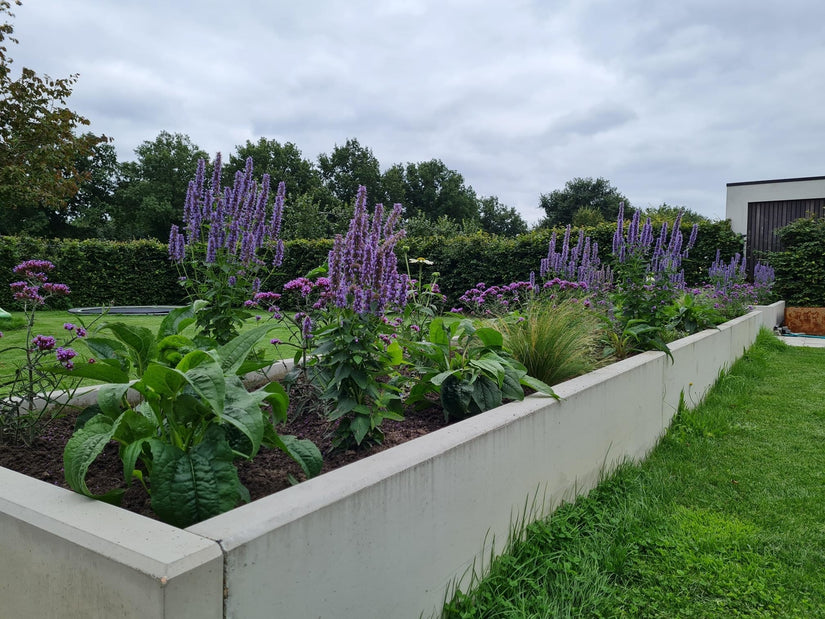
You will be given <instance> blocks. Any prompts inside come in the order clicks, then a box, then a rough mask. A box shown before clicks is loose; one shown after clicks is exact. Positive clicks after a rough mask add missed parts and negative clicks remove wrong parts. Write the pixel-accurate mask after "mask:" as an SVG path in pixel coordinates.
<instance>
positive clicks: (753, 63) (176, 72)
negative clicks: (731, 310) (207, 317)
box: [9, 0, 825, 222]
mask: <svg viewBox="0 0 825 619" xmlns="http://www.w3.org/2000/svg"><path fill="white" fill-rule="evenodd" d="M15 13H16V18H15V20H14V22H13V23H14V27H15V35H16V36H17V38H18V39H19V40H20V44H19V45H17V46H12V47H11V49H10V50H9V51H10V53H11V56H12V58H14V59H15V68H16V70H17V71H19V70H20V68H21V67H22V66H27V67H30V68H32V69H34V70H35V71H37V72H38V73H46V74H49V75H51V76H53V77H65V76H67V75H69V74H71V73H78V74H79V80H78V82H77V84H76V86H75V89H74V94H73V95H72V97H71V99H70V100H69V105H70V107H71V108H72V109H73V110H75V111H76V112H78V113H80V114H82V115H84V116H86V117H87V118H88V119H89V120H91V122H92V124H91V130H92V131H95V132H97V133H105V134H106V135H108V136H110V137H113V138H114V145H115V147H116V148H117V150H118V156H119V158H120V159H121V160H127V159H133V158H134V152H133V151H134V148H135V147H136V146H138V145H139V144H140V143H141V142H143V141H146V140H153V139H154V138H155V137H156V136H157V134H158V133H159V132H160V131H162V130H167V131H170V132H173V133H176V132H177V133H184V134H187V135H188V136H189V137H190V138H191V140H192V141H193V142H194V143H195V144H197V145H198V146H200V147H201V148H203V149H204V150H206V151H207V152H209V153H210V155H213V156H214V154H215V153H216V152H218V151H220V152H222V153H224V154H226V155H228V154H230V153H232V152H233V151H234V149H235V147H236V145H238V144H243V143H245V142H246V140H253V141H257V139H258V138H260V137H266V138H269V139H275V140H278V141H280V142H282V143H283V142H293V143H295V144H296V146H297V147H298V148H299V149H300V150H301V152H302V153H303V155H304V157H305V158H307V159H310V160H312V161H316V160H317V156H318V155H319V154H320V153H329V152H330V151H331V150H332V149H333V147H334V146H335V144H343V143H344V142H345V141H346V140H347V139H348V138H351V137H354V138H357V139H358V140H359V142H360V143H361V144H362V145H363V146H367V147H369V148H371V149H372V150H373V152H374V153H375V155H376V157H377V158H378V160H379V161H380V162H381V164H382V168H383V169H386V168H388V167H389V166H390V165H392V164H394V163H399V162H400V163H406V162H419V161H426V160H429V159H433V158H435V159H441V160H442V161H444V163H445V164H446V165H447V166H448V167H449V168H451V169H454V170H457V171H458V172H460V173H461V174H462V175H463V176H464V179H465V181H466V183H467V184H468V185H471V186H472V187H473V188H474V189H475V190H476V192H477V193H478V194H479V195H483V196H488V195H496V196H498V197H499V198H500V199H501V200H502V202H504V203H505V204H507V205H508V206H514V207H516V208H517V209H518V210H519V211H520V212H521V214H522V215H523V216H524V217H525V219H527V220H528V221H530V222H535V221H536V220H538V219H539V218H540V216H541V215H542V214H543V212H541V211H540V210H539V208H538V201H539V195H540V194H541V193H549V192H550V191H552V190H554V189H559V188H562V187H563V186H564V183H565V182H566V181H568V180H570V179H572V178H574V177H578V176H581V177H588V176H590V177H594V178H595V177H604V178H607V179H609V180H610V181H611V183H612V184H613V185H614V186H616V187H617V188H618V189H619V190H620V191H621V192H622V193H623V194H625V195H626V196H627V197H628V198H629V200H630V202H631V203H632V204H633V205H634V206H640V207H647V206H656V205H658V204H661V203H662V202H667V203H668V204H670V205H682V206H687V207H689V208H692V209H694V210H696V211H698V212H700V213H702V214H705V215H708V216H711V217H715V218H721V217H724V208H725V183H728V182H736V181H748V180H760V179H774V178H791V177H804V176H819V175H823V174H825V166H823V159H824V158H823V152H825V140H823V133H824V132H823V127H825V123H823V120H825V31H823V24H825V2H823V0H783V1H781V2H779V1H774V0H759V1H753V0H681V1H680V2H665V1H658V2H654V1H653V0H627V1H624V0H552V1H542V0H534V1H529V0H373V1H366V0H348V1H346V2H344V1H338V2H336V1H333V0H292V1H286V0H281V1H267V0H233V1H232V2H228V1H222V2H213V1H211V0H197V1H194V0H191V1H190V0H71V1H68V0H24V4H23V6H20V7H16V9H15Z"/></svg>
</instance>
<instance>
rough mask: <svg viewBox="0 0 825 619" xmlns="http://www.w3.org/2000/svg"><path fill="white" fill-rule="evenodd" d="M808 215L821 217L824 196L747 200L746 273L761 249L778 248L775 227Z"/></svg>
mask: <svg viewBox="0 0 825 619" xmlns="http://www.w3.org/2000/svg"><path fill="white" fill-rule="evenodd" d="M811 215H817V216H819V217H823V216H825V198H813V199H808V200H777V201H774V202H748V235H747V252H748V274H749V275H753V267H754V265H755V264H756V261H757V260H758V259H759V257H760V256H761V255H762V253H763V252H768V251H781V250H782V243H781V242H780V240H779V237H777V236H776V234H775V233H774V232H775V231H776V230H777V229H779V228H782V227H784V226H787V225H788V224H789V223H791V222H792V221H796V220H797V219H800V218H802V217H809V216H811Z"/></svg>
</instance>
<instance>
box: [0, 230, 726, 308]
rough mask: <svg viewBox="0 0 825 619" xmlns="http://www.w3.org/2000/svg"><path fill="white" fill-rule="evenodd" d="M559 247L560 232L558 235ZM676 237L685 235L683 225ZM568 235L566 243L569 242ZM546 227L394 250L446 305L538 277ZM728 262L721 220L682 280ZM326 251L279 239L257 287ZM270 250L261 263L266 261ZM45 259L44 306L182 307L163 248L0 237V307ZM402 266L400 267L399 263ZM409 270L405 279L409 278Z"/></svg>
mask: <svg viewBox="0 0 825 619" xmlns="http://www.w3.org/2000/svg"><path fill="white" fill-rule="evenodd" d="M614 230H615V224H608V223H605V224H600V225H598V226H595V227H592V228H585V234H586V235H588V236H590V237H591V239H592V240H594V241H596V242H598V244H599V248H600V252H599V253H600V254H601V255H602V259H603V260H605V259H609V257H610V248H611V246H612V241H613V232H614ZM558 233H559V247H560V245H561V238H562V235H563V233H564V231H563V230H559V231H558ZM682 233H683V234H684V235H685V236H686V237H687V235H689V234H690V226H684V227H683V228H682ZM575 234H577V232H575V233H574V239H575ZM550 235H551V231H550V230H535V231H533V232H530V233H528V234H525V235H522V236H519V237H516V238H504V237H496V236H491V235H489V234H485V233H477V234H474V235H471V236H461V237H453V238H448V239H445V238H443V237H421V238H413V239H405V240H404V241H403V242H402V243H401V244H400V245H399V246H398V249H397V251H396V253H397V254H398V256H399V258H401V259H403V257H404V255H405V254H406V255H407V256H408V257H410V258H417V257H419V256H421V257H424V258H427V259H428V260H432V261H433V262H434V265H433V266H432V267H429V269H430V271H438V272H439V273H440V274H441V276H440V278H439V282H440V286H441V289H442V291H443V292H444V294H446V295H447V297H448V303H450V304H453V305H454V304H457V303H458V297H460V296H461V295H462V294H464V292H465V291H466V290H468V289H470V288H472V287H473V286H475V284H476V283H478V282H485V283H487V284H488V285H493V284H508V283H510V282H513V281H519V280H526V279H527V278H528V277H529V276H530V271H535V272H536V273H537V274H538V270H539V264H540V261H541V259H542V258H544V257H545V256H546V255H547V247H548V243H549V241H550ZM717 247H718V248H720V249H721V250H722V256H723V257H725V258H730V257H731V256H733V254H734V253H736V252H737V251H741V248H742V237H741V235H737V234H735V233H733V232H732V231H731V229H730V224H729V222H715V223H708V224H701V225H700V230H699V236H698V239H697V243H696V246H695V247H694V248H693V250H692V251H691V254H690V258H689V259H688V260H686V261H685V263H684V266H685V276H686V279H687V281H688V283H690V284H695V283H699V282H701V281H703V280H704V279H705V278H706V277H707V269H708V267H709V266H710V265H711V263H712V262H713V259H714V257H715V256H716V249H717ZM331 249H332V241H331V240H296V241H287V242H286V252H285V254H284V263H283V265H282V266H281V268H279V269H277V270H273V271H272V272H270V273H269V274H268V276H266V277H265V278H264V281H263V282H262V288H263V289H264V290H274V291H279V290H280V289H281V287H282V286H283V284H285V283H286V282H287V281H289V280H290V279H293V278H295V277H298V276H300V275H305V274H306V273H307V272H309V271H311V270H312V269H314V268H315V267H317V266H318V265H320V264H321V263H323V262H324V261H325V260H326V258H327V255H328V254H329V251H330V250H331ZM271 257H272V255H271V249H270V250H268V251H266V252H265V253H264V255H263V256H262V258H263V259H264V260H265V261H269V260H271ZM34 258H37V259H45V260H51V261H52V262H53V263H54V264H55V266H56V269H55V271H54V272H53V273H52V276H51V280H52V281H55V282H62V283H65V284H67V285H68V286H69V287H70V288H71V289H72V294H71V296H70V297H68V299H54V300H53V302H51V303H50V307H52V308H54V309H65V308H68V307H79V306H89V305H102V304H105V303H112V304H114V305H177V304H181V303H183V302H184V295H183V289H182V288H181V287H180V286H179V285H178V282H177V279H178V273H177V271H176V269H175V267H174V265H173V264H171V263H170V262H169V259H168V257H167V251H166V244H164V243H159V242H157V241H127V242H115V241H102V240H85V241H78V240H58V239H51V240H49V239H32V238H26V237H0V307H4V308H6V309H12V308H15V304H14V302H13V299H12V295H11V290H10V289H9V286H8V284H9V283H11V282H12V281H15V279H16V278H15V277H14V274H13V273H12V268H13V267H14V266H15V265H16V264H19V263H20V262H23V261H24V260H30V259H34ZM399 266H400V267H401V268H403V264H402V265H399ZM417 274H418V271H417V269H414V272H413V273H412V275H413V276H414V277H415V276H417Z"/></svg>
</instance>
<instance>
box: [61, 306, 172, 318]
mask: <svg viewBox="0 0 825 619" xmlns="http://www.w3.org/2000/svg"><path fill="white" fill-rule="evenodd" d="M178 307H182V306H180V305H112V306H110V307H108V308H105V307H102V306H98V307H73V308H72V309H70V310H69V312H70V313H72V314H81V315H83V316H87V315H92V314H102V313H103V312H104V311H105V312H106V313H107V314H132V315H135V316H163V315H165V314H168V313H169V312H171V311H172V310H173V309H177V308H178Z"/></svg>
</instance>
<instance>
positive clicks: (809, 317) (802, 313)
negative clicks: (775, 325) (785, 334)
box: [785, 307, 825, 335]
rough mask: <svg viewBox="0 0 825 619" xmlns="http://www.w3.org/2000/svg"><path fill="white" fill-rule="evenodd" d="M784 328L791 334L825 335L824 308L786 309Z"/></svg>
mask: <svg viewBox="0 0 825 619" xmlns="http://www.w3.org/2000/svg"><path fill="white" fill-rule="evenodd" d="M785 326H786V327H788V329H790V330H791V332H792V333H806V334H808V335H825V307H786V308H785Z"/></svg>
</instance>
